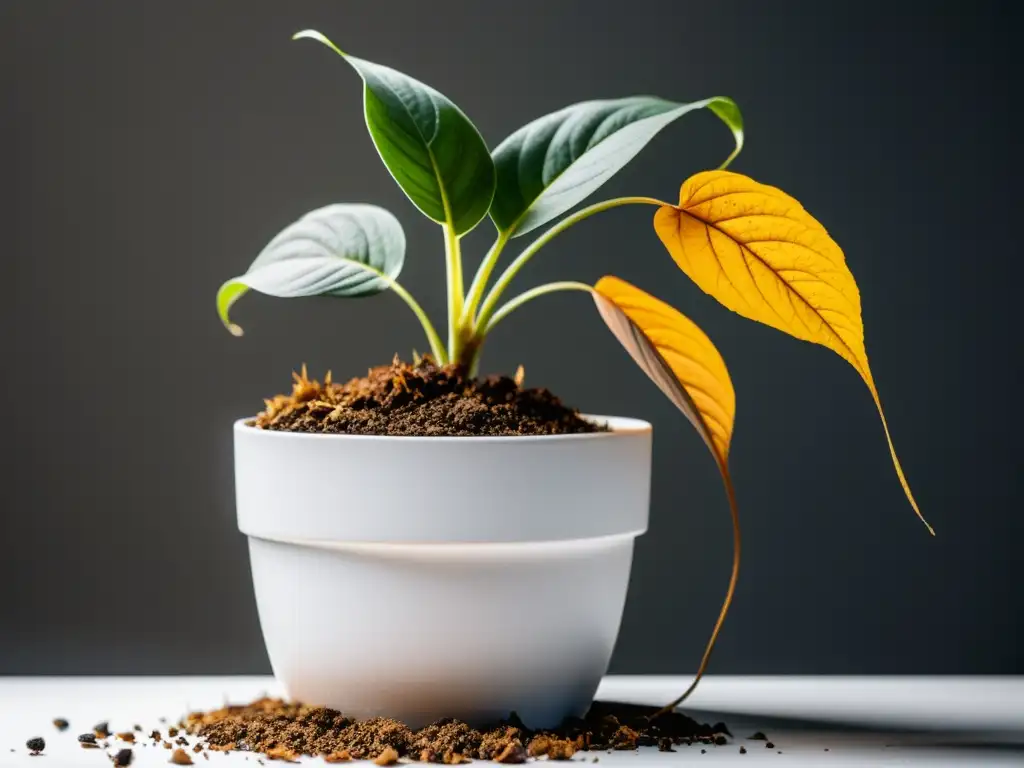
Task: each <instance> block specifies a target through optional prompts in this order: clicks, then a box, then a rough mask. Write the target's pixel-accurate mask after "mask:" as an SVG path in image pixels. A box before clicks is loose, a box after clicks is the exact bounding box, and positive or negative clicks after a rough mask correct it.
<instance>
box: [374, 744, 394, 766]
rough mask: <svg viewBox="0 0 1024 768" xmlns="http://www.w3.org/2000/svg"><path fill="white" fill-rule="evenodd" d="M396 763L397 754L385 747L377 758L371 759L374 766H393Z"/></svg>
mask: <svg viewBox="0 0 1024 768" xmlns="http://www.w3.org/2000/svg"><path fill="white" fill-rule="evenodd" d="M397 762H398V752H396V751H395V750H394V749H392V748H391V747H385V748H384V751H383V752H381V753H380V754H379V755H377V757H375V758H374V759H373V764H374V765H394V764H395V763H397Z"/></svg>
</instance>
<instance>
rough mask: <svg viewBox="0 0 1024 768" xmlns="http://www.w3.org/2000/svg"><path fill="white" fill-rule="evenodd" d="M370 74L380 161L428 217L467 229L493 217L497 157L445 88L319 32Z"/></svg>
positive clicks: (370, 111)
mask: <svg viewBox="0 0 1024 768" xmlns="http://www.w3.org/2000/svg"><path fill="white" fill-rule="evenodd" d="M300 38H309V39H312V40H317V41H319V42H321V43H323V44H324V45H326V46H327V47H329V48H330V49H331V50H333V51H335V52H336V53H337V54H338V55H339V56H341V57H342V58H343V59H345V61H347V62H348V63H349V64H351V65H352V68H353V69H355V71H356V72H357V73H358V74H359V76H360V77H361V78H362V79H363V86H364V87H363V109H364V112H365V114H366V126H367V128H369V130H370V137H371V138H372V139H373V143H374V145H375V146H376V147H377V151H378V152H379V153H380V157H381V160H383V161H384V165H386V166H387V168H388V170H389V171H390V172H391V175H392V176H393V177H394V178H395V181H397V182H398V186H400V187H401V188H402V191H403V192H405V194H406V195H408V197H409V199H410V200H411V201H412V202H413V205H415V206H416V207H417V208H419V209H420V211H422V212H423V214H424V215H425V216H427V217H428V218H431V219H433V220H434V221H436V222H438V223H439V224H448V225H449V226H451V228H452V229H453V230H454V232H455V234H457V235H463V234H465V233H466V232H469V231H470V230H471V229H473V227H475V226H476V225H477V224H478V223H479V222H480V220H481V219H482V218H483V217H484V216H485V215H487V211H488V209H489V208H490V205H491V199H492V198H493V197H494V185H495V173H494V163H493V162H492V161H491V156H490V153H489V152H488V151H487V145H486V144H485V143H484V140H483V137H481V136H480V133H479V131H477V129H476V127H475V126H474V125H473V123H471V122H470V120H469V118H468V117H466V115H465V114H463V112H462V110H460V109H459V108H458V107H457V106H455V105H454V104H453V103H452V102H451V101H449V100H448V99H447V98H446V97H445V96H444V95H443V94H441V93H438V92H437V91H435V90H434V89H433V88H431V87H430V86H429V85H424V84H423V83H421V82H419V81H418V80H414V79H413V78H411V77H409V76H408V75H403V74H402V73H401V72H396V71H395V70H393V69H391V68H390V67H385V66H383V65H381V64H374V63H372V62H369V61H364V60H362V59H357V58H356V57H355V56H349V55H348V54H346V53H344V52H343V51H342V50H340V49H339V48H338V47H337V46H336V45H334V43H332V42H331V41H330V40H328V39H327V38H326V37H324V36H323V35H322V34H320V33H319V32H316V31H314V30H306V31H304V32H299V33H297V34H296V35H295V36H294V38H293V39H296V40H297V39H300Z"/></svg>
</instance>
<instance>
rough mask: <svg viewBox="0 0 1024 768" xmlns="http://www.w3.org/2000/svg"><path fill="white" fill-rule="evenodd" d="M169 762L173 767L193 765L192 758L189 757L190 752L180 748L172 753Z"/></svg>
mask: <svg viewBox="0 0 1024 768" xmlns="http://www.w3.org/2000/svg"><path fill="white" fill-rule="evenodd" d="M169 762H170V763H172V764H173V765H192V758H191V757H189V756H188V752H186V751H185V750H184V749H181V748H180V747H179V748H178V749H176V750H174V752H172V753H171V759H170V761H169Z"/></svg>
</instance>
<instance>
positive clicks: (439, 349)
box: [374, 270, 448, 365]
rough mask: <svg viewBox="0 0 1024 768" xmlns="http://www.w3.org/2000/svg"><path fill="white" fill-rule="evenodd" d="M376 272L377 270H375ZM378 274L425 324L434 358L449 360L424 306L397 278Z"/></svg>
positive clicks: (438, 360) (444, 361)
mask: <svg viewBox="0 0 1024 768" xmlns="http://www.w3.org/2000/svg"><path fill="white" fill-rule="evenodd" d="M374 271H375V272H376V270H374ZM377 274H378V276H379V277H380V278H381V279H382V280H384V281H385V282H387V284H388V287H390V288H391V290H392V291H394V292H395V293H396V294H398V296H399V297H400V298H401V299H402V301H404V302H405V303H406V304H408V305H409V309H411V310H412V311H413V314H415V315H416V317H417V318H418V319H419V321H420V325H422V326H423V330H424V332H425V333H426V334H427V341H428V342H430V352H431V354H433V355H434V359H435V360H437V362H438V363H440V364H442V365H443V364H444V363H447V362H448V354H447V352H446V351H445V348H444V343H443V342H442V341H441V337H440V336H438V334H437V330H436V329H435V328H434V324H433V323H431V322H430V318H429V317H428V316H427V313H426V312H424V311H423V307H421V306H420V304H419V302H418V301H416V299H414V298H413V297H412V294H411V293H409V292H408V291H407V290H405V288H403V287H402V286H401V285H400V284H399V283H398V281H397V280H395V279H393V278H390V277H388V276H387V275H385V274H384V273H383V272H378V273H377Z"/></svg>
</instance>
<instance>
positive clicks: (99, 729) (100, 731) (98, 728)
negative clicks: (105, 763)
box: [92, 720, 110, 739]
mask: <svg viewBox="0 0 1024 768" xmlns="http://www.w3.org/2000/svg"><path fill="white" fill-rule="evenodd" d="M92 732H93V733H94V734H96V738H97V739H105V738H107V737H108V736H110V723H108V722H107V721H106V720H104V721H103V722H102V723H96V725H94V726H93V727H92Z"/></svg>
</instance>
